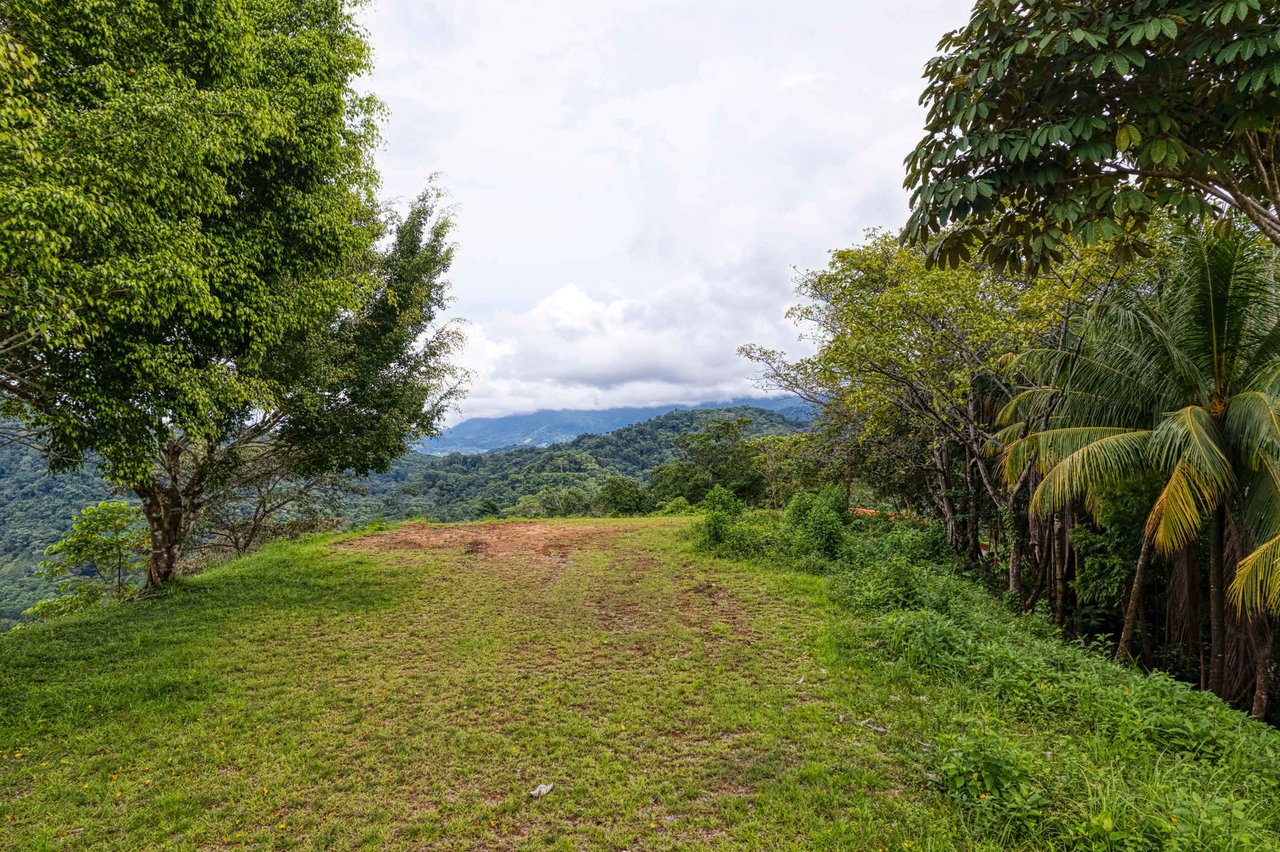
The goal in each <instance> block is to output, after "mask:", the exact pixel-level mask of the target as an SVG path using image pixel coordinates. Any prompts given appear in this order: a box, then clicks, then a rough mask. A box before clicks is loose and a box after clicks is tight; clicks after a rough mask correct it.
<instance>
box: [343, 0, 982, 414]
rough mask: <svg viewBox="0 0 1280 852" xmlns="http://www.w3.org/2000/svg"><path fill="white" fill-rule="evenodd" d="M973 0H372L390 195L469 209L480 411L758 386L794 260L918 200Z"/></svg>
mask: <svg viewBox="0 0 1280 852" xmlns="http://www.w3.org/2000/svg"><path fill="white" fill-rule="evenodd" d="M968 7H969V3H968V0H918V2H904V3H899V4H884V3H871V2H865V0H858V1H857V2H848V3H830V2H813V0H804V1H803V2H798V3H793V4H790V5H788V6H787V7H786V8H785V10H784V9H782V8H780V7H778V6H777V4H776V3H763V2H755V0H733V2H703V3H697V4H693V3H677V2H665V0H658V2H646V3H642V4H623V3H587V2H581V1H580V0H576V2H569V0H540V2H535V3H520V4H513V3H507V2H497V0H478V2H476V0H469V2H461V0H443V1H442V2H427V3H418V2H408V0H380V2H378V3H376V4H375V5H374V6H373V7H372V8H371V10H370V11H369V12H368V13H366V16H365V20H366V24H367V26H368V27H369V29H370V32H371V36H372V39H373V44H374V48H375V61H376V62H377V66H378V67H377V71H376V72H375V74H374V75H373V76H372V78H371V79H370V80H369V81H368V86H369V88H370V89H372V90H375V91H377V92H378V93H379V95H380V96H381V97H382V98H383V99H384V101H386V103H387V105H388V106H389V108H390V118H389V121H388V123H387V126H386V129H385V137H386V145H385V149H384V151H383V152H382V154H381V157H380V160H379V166H380V168H381V169H382V172H383V175H384V190H385V191H386V193H387V194H388V195H389V196H391V197H399V198H402V199H406V198H408V197H411V196H412V195H414V194H415V193H416V192H417V191H418V190H419V189H420V188H421V186H422V185H423V184H424V183H425V181H426V180H427V178H428V176H429V175H430V174H432V173H434V172H440V173H442V175H443V177H442V180H443V183H444V185H445V186H446V187H447V188H448V189H449V190H450V192H451V193H452V196H453V198H454V200H455V201H456V203H457V218H458V222H459V228H458V231H457V236H458V241H459V244H460V251H459V255H458V262H457V265H456V267H455V271H454V275H453V279H454V282H455V286H454V295H455V297H456V304H455V308H454V310H455V313H456V314H457V315H459V316H462V317H466V318H468V319H469V320H470V322H471V326H470V329H469V336H470V339H471V344H470V345H469V347H468V351H467V355H466V357H465V359H464V360H465V361H466V363H467V365H468V366H470V367H471V368H472V369H473V370H474V371H475V372H476V381H475V383H474V386H473V391H472V394H471V398H470V399H469V400H468V402H467V404H466V405H465V407H464V414H465V415H467V416H492V415H501V414H506V413H511V412H517V411H529V410H533V409H538V408H566V407H572V408H594V407H601V408H603V407H610V406H618V405H648V404H659V403H670V402H696V401H699V400H703V399H715V398H727V397H731V396H742V395H745V394H749V393H752V392H753V387H752V384H751V379H750V376H751V366H750V365H749V364H746V363H744V362H743V361H741V359H739V358H738V357H737V356H736V354H735V350H736V348H737V346H738V345H740V344H742V343H746V342H756V343H764V344H768V345H773V346H780V347H795V345H796V331H795V329H794V328H793V327H791V326H790V324H789V323H787V322H786V320H785V319H784V316H783V315H784V313H785V310H786V308H787V306H788V304H789V303H790V301H791V299H792V278H793V274H794V269H795V268H797V267H798V268H807V267H812V266H816V265H820V264H822V263H824V262H825V257H826V252H827V251H828V250H830V249H833V248H836V247H839V246H841V245H847V244H849V243H850V242H852V241H854V240H856V239H857V238H858V237H859V235H860V234H861V232H862V231H863V230H864V229H865V228H867V227H873V226H888V227H895V226H896V225H898V224H899V223H900V222H901V221H902V219H903V217H904V215H905V211H906V195H905V193H904V192H903V190H902V188H901V182H902V158H903V157H904V156H905V155H906V153H907V152H908V151H909V150H910V148H911V147H912V146H913V145H914V143H915V142H916V141H917V139H918V137H919V135H920V128H921V125H922V115H921V111H920V108H919V107H918V105H917V104H916V98H917V96H918V94H919V89H920V84H919V83H918V82H917V81H918V80H919V76H920V70H921V68H922V67H923V64H924V62H925V60H926V59H927V58H928V57H929V56H930V55H932V52H933V46H934V44H935V42H936V41H937V38H938V37H939V36H940V35H941V34H942V33H943V31H945V30H946V29H948V28H950V27H954V26H957V25H959V24H960V23H962V22H963V20H964V18H965V16H966V14H967V12H968Z"/></svg>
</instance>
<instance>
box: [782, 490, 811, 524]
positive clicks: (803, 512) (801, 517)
mask: <svg viewBox="0 0 1280 852" xmlns="http://www.w3.org/2000/svg"><path fill="white" fill-rule="evenodd" d="M814 502H815V499H814V494H813V492H812V491H799V492H797V493H796V495H795V496H794V497H792V498H791V502H789V503H788V504H787V512H786V516H785V517H786V520H787V526H788V527H790V528H792V529H796V530H798V529H803V528H804V525H805V524H806V523H808V521H809V513H810V512H812V511H813V506H814Z"/></svg>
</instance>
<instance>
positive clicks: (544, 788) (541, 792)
mask: <svg viewBox="0 0 1280 852" xmlns="http://www.w3.org/2000/svg"><path fill="white" fill-rule="evenodd" d="M555 786H556V785H555V784H539V785H538V786H537V787H534V788H533V790H532V791H530V793H529V795H530V796H533V797H534V798H535V799H541V798H542V797H543V796H545V795H547V794H548V793H550V792H551V791H552V790H553V789H555Z"/></svg>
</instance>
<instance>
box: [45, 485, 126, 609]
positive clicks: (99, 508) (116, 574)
mask: <svg viewBox="0 0 1280 852" xmlns="http://www.w3.org/2000/svg"><path fill="white" fill-rule="evenodd" d="M149 547H150V539H149V537H148V535H147V526H146V522H145V521H144V519H143V517H142V510H141V509H139V508H138V507H137V506H134V505H131V504H129V503H124V502H121V501H104V502H101V503H98V504H97V505H94V506H86V507H85V508H84V509H82V510H81V512H80V515H79V517H77V518H76V519H75V521H74V523H73V524H72V526H71V531H70V532H68V533H67V534H66V535H65V536H64V537H63V538H62V539H61V540H59V541H58V542H56V543H55V544H51V545H50V546H49V547H48V548H46V550H45V555H46V556H48V557H50V558H49V559H46V560H45V561H43V562H41V563H40V567H39V569H37V570H36V572H35V574H36V576H38V577H42V578H45V579H59V580H60V582H59V583H58V585H57V590H58V592H59V593H60V594H59V596H58V597H56V598H48V599H46V600H42V601H40V602H39V603H37V604H36V605H35V606H33V607H31V608H30V609H28V610H27V611H26V614H27V615H29V616H32V617H34V618H37V619H42V620H43V619H49V618H53V617H55V616H59V615H66V614H67V613H72V612H78V611H80V610H83V609H89V608H91V607H94V606H98V605H99V604H102V603H109V602H114V601H122V600H124V599H125V598H128V597H130V596H131V595H133V594H134V593H135V592H137V591H138V589H139V588H140V587H141V585H142V583H141V579H140V576H141V574H142V572H143V570H144V569H145V568H146V564H147V558H146V556H147V553H148V550H149Z"/></svg>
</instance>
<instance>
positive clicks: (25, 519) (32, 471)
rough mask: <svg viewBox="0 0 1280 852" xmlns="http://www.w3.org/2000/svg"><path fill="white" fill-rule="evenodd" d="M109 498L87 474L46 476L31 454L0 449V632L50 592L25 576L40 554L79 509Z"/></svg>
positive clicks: (20, 449)
mask: <svg viewBox="0 0 1280 852" xmlns="http://www.w3.org/2000/svg"><path fill="white" fill-rule="evenodd" d="M110 493H111V492H110V489H109V488H108V486H107V484H106V483H105V482H103V481H102V478H101V477H99V476H98V475H97V474H96V473H94V472H93V471H92V470H81V471H73V472H70V473H62V474H56V475H55V474H51V473H49V470H48V467H47V464H46V462H45V460H44V458H43V457H42V456H41V455H40V454H39V453H37V452H35V451H34V450H31V449H28V448H27V447H25V446H23V445H21V444H18V443H11V444H6V445H4V446H0V630H3V629H5V628H6V627H7V626H8V625H9V624H10V623H12V621H13V620H14V619H16V618H17V616H18V615H20V614H21V613H22V611H23V610H24V609H26V608H27V607H29V606H31V605H32V604H33V603H35V602H36V601H38V600H40V598H41V597H43V596H44V595H45V594H47V592H48V590H49V588H50V587H51V586H50V584H49V583H47V582H45V581H42V580H37V579H36V578H34V577H32V576H31V569H32V568H34V567H35V564H36V563H37V562H38V561H39V559H40V554H41V552H42V551H43V550H44V549H45V548H46V547H48V546H49V545H51V544H53V543H54V542H55V541H57V540H58V538H59V537H60V536H61V535H62V534H63V533H65V532H66V531H67V529H68V528H69V527H70V526H71V516H72V515H73V514H75V513H76V512H77V511H79V509H80V508H81V507H82V506H87V505H89V504H90V503H96V502H98V501H99V500H104V499H106V498H107V497H108V496H109V495H110Z"/></svg>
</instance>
